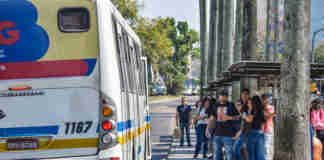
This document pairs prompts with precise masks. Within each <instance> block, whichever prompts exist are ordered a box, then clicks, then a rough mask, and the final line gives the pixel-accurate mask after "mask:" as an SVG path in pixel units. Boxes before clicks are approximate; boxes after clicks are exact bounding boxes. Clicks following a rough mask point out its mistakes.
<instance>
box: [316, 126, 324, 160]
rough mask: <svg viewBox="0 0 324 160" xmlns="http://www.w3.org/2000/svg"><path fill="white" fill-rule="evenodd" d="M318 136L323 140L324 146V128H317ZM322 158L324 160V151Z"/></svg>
mask: <svg viewBox="0 0 324 160" xmlns="http://www.w3.org/2000/svg"><path fill="white" fill-rule="evenodd" d="M316 137H317V138H318V139H319V140H320V141H321V143H322V145H323V146H324V130H316ZM322 159H323V160H324V152H322Z"/></svg>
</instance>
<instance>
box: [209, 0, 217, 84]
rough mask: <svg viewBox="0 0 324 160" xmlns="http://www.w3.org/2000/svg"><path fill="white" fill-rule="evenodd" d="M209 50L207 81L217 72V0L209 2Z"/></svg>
mask: <svg viewBox="0 0 324 160" xmlns="http://www.w3.org/2000/svg"><path fill="white" fill-rule="evenodd" d="M209 22H210V23H209V30H210V31H209V34H210V36H209V52H208V55H209V57H208V70H207V71H208V72H207V73H208V75H207V77H208V81H214V80H216V74H217V51H218V44H217V39H218V38H217V37H218V0H212V1H211V2H210V20H209Z"/></svg>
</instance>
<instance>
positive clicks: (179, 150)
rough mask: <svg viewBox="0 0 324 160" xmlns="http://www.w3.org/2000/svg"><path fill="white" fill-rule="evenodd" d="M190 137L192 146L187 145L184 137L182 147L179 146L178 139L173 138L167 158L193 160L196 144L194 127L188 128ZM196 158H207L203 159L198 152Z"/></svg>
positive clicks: (201, 159)
mask: <svg viewBox="0 0 324 160" xmlns="http://www.w3.org/2000/svg"><path fill="white" fill-rule="evenodd" d="M185 138H186V137H185ZM190 138H191V144H192V147H188V146H187V141H186V139H185V143H184V146H183V147H180V139H173V142H172V144H171V149H170V152H169V156H168V160H193V159H194V158H193V156H194V152H195V146H196V133H195V130H194V129H191V130H190ZM196 160H207V158H206V159H203V158H202V154H199V156H198V158H197V159H196Z"/></svg>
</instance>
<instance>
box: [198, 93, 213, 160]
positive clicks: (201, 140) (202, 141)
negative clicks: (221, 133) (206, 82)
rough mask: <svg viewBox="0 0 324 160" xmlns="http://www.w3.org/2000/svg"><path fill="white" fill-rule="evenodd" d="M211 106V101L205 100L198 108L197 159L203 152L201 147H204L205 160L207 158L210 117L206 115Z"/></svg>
mask: <svg viewBox="0 0 324 160" xmlns="http://www.w3.org/2000/svg"><path fill="white" fill-rule="evenodd" d="M209 106H210V100H209V99H208V98H205V99H204V100H203V101H202V103H201V106H200V107H199V108H198V113H197V116H196V118H195V121H196V124H197V127H196V134H197V143H196V149H195V155H194V158H197V157H198V155H199V152H200V150H201V146H202V145H203V158H207V153H208V138H207V137H206V133H205V132H206V128H207V123H208V115H207V113H206V111H207V109H208V107H209Z"/></svg>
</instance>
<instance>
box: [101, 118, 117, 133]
mask: <svg viewBox="0 0 324 160" xmlns="http://www.w3.org/2000/svg"><path fill="white" fill-rule="evenodd" d="M102 128H103V129H104V130H105V131H110V130H112V129H114V128H115V123H114V121H112V120H109V121H105V122H103V123H102Z"/></svg>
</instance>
